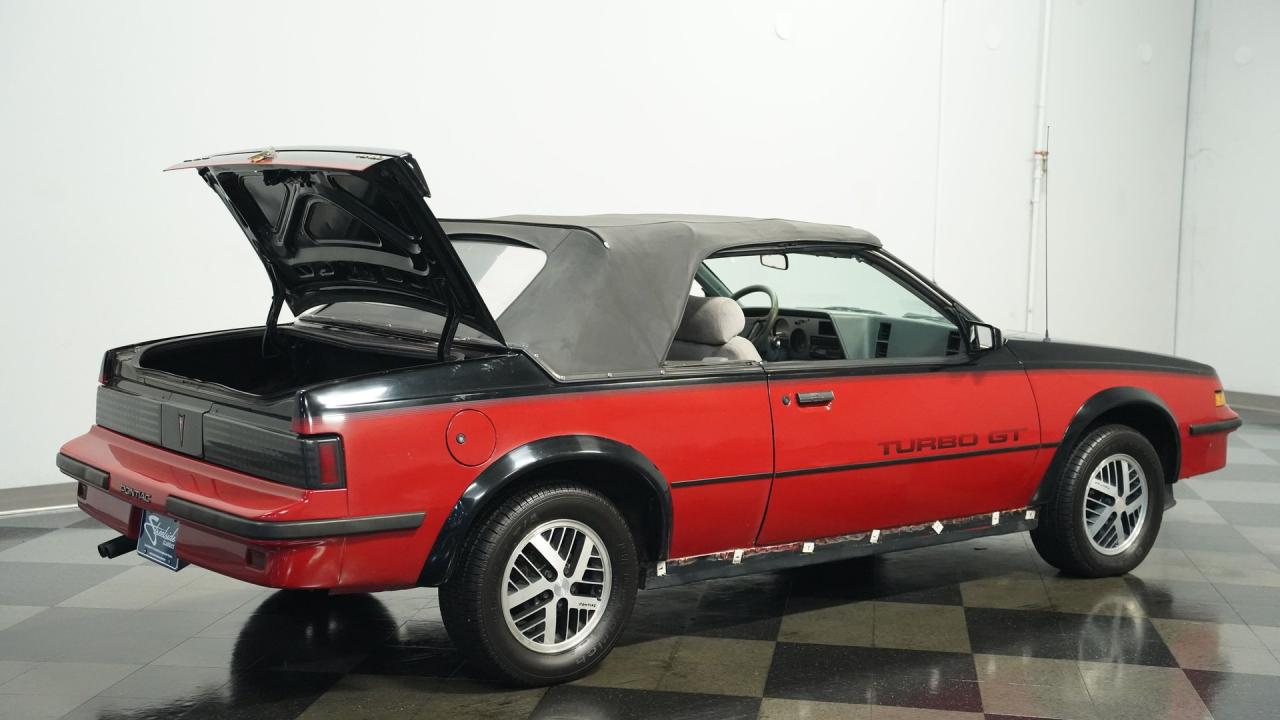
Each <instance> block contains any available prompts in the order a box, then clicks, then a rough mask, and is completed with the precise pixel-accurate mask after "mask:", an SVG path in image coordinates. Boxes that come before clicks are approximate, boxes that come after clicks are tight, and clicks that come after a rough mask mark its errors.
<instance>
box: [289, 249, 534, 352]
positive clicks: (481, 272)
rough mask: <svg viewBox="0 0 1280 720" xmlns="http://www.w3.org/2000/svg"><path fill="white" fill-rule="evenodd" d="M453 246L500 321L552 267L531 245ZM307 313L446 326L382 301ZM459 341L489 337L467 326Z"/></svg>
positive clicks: (417, 328) (394, 324) (413, 326)
mask: <svg viewBox="0 0 1280 720" xmlns="http://www.w3.org/2000/svg"><path fill="white" fill-rule="evenodd" d="M452 242H453V249H454V252H456V253H457V254H458V258H459V259H460V260H462V265H463V267H465V268H466V269H467V274H468V275H470V276H471V281H472V282H473V283H475V286H476V289H477V290H479V291H480V297H482V298H483V299H484V303H485V305H486V306H487V307H488V308H489V312H490V313H491V314H492V315H493V318H494V319H495V320H496V319H498V318H500V317H502V314H503V313H504V312H506V311H507V308H509V307H511V303H513V302H515V300H516V298H518V297H520V293H522V292H524V291H525V288H527V287H529V283H531V282H533V279H534V278H535V277H537V276H538V273H540V272H542V268H543V267H544V266H545V265H546V264H547V254H546V253H544V252H542V251H541V250H539V249H537V248H533V247H529V246H528V245H517V244H513V243H510V242H504V241H501V240H490V239H474V238H454V239H453V241H452ZM307 315H311V316H314V317H317V318H332V319H334V320H344V321H348V322H362V323H366V324H369V325H374V326H377V327H385V328H391V329H395V330H409V331H414V332H432V333H434V332H438V331H439V330H440V329H441V328H442V327H443V326H444V318H441V317H440V316H439V315H435V314H432V313H429V312H425V311H423V310H417V309H414V308H408V307H402V306H399V305H385V304H382V303H363V302H341V303H334V304H332V305H327V306H324V307H322V308H320V309H319V310H316V311H314V312H312V313H307ZM458 337H473V338H483V337H485V335H484V334H483V333H481V332H480V331H479V330H476V329H475V328H471V327H468V326H467V325H466V324H465V323H464V324H463V325H461V326H460V327H459V330H458Z"/></svg>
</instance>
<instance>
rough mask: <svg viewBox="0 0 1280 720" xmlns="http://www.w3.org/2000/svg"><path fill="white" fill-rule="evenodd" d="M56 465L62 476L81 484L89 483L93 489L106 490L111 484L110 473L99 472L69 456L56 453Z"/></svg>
mask: <svg viewBox="0 0 1280 720" xmlns="http://www.w3.org/2000/svg"><path fill="white" fill-rule="evenodd" d="M57 463H58V469H59V470H61V471H62V474H64V475H67V476H69V477H73V478H75V479H76V480H79V481H81V482H86V483H89V484H90V485H93V486H94V487H100V488H102V489H103V490H106V489H107V487H108V486H109V485H110V483H111V474H110V473H108V472H106V471H105V470H99V469H98V468H96V467H94V466H92V465H86V464H84V463H82V462H80V461H79V460H76V459H75V458H73V457H71V456H70V455H64V454H63V453H58V460H57Z"/></svg>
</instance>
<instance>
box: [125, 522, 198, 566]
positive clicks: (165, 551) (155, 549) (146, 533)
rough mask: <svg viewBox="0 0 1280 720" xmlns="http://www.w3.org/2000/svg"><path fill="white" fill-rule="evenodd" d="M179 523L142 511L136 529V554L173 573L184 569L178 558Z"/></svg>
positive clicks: (181, 561) (183, 563)
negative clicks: (140, 520) (139, 522)
mask: <svg viewBox="0 0 1280 720" xmlns="http://www.w3.org/2000/svg"><path fill="white" fill-rule="evenodd" d="M178 530H179V522H178V521H177V520H176V519H174V518H171V517H168V516H166V515H161V514H160V513H155V512H151V511H150V510H144V511H142V522H141V524H140V525H139V527H138V550H137V552H138V554H139V555H141V556H142V557H144V558H146V559H148V560H150V561H151V562H153V563H155V564H157V565H159V566H161V567H165V568H168V569H170V570H172V571H174V572H177V571H179V570H181V569H182V568H184V567H186V565H187V563H186V562H185V561H183V560H182V559H181V558H179V557H178Z"/></svg>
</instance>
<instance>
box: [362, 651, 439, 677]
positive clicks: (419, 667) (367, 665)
mask: <svg viewBox="0 0 1280 720" xmlns="http://www.w3.org/2000/svg"><path fill="white" fill-rule="evenodd" d="M460 667H462V656H461V655H459V654H458V651H457V650H454V649H453V648H430V647H406V646H403V645H386V646H383V647H380V648H377V649H375V650H373V651H372V652H370V653H369V654H368V656H367V657H365V658H364V660H363V661H361V662H360V663H359V664H357V665H356V666H355V667H354V669H353V670H352V672H356V673H359V674H362V675H413V676H416V677H435V678H443V677H449V676H451V675H453V674H454V673H456V672H457V671H458V668H460Z"/></svg>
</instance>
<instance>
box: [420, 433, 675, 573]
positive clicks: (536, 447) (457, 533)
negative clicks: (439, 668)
mask: <svg viewBox="0 0 1280 720" xmlns="http://www.w3.org/2000/svg"><path fill="white" fill-rule="evenodd" d="M574 460H593V461H605V462H610V463H613V464H615V465H621V466H623V467H626V468H627V469H628V470H630V471H632V472H634V473H635V474H636V475H638V476H639V477H641V478H643V479H644V480H645V481H646V483H647V484H648V485H649V486H650V489H651V490H653V492H654V493H655V495H656V496H657V497H658V499H659V502H658V507H659V512H660V514H661V525H662V526H661V527H660V528H659V529H658V532H659V557H658V558H657V559H659V560H662V559H665V558H666V557H667V548H668V546H669V544H670V539H671V515H672V513H671V486H670V484H668V483H667V479H666V477H664V476H663V474H662V472H661V471H660V470H658V467H657V466H656V465H654V464H653V462H652V461H650V460H649V458H647V457H645V456H644V454H643V453H641V452H640V451H639V450H636V449H635V448H633V447H631V446H630V445H626V444H624V443H620V442H618V441H617V440H610V439H608V438H602V437H597V436H595V435H560V436H556V437H549V438H542V439H540V440H534V441H533V442H530V443H527V444H525V445H521V446H520V447H517V448H515V449H513V450H511V451H510V452H508V453H506V454H505V455H503V456H502V457H500V458H498V459H497V460H495V461H493V462H492V463H490V464H489V466H488V467H486V468H485V469H484V470H483V471H481V473H480V474H479V475H478V476H476V479H475V480H474V481H472V483H471V484H470V485H469V486H467V489H466V490H465V491H464V492H463V493H462V496H461V497H460V498H458V502H457V503H456V504H455V505H454V506H453V510H452V511H451V512H450V513H449V517H448V518H446V519H445V521H444V525H443V526H441V528H440V533H439V534H438V535H437V536H436V541H435V544H434V545H433V546H432V547H431V554H430V555H429V556H428V557H427V562H426V564H425V565H423V568H422V574H421V575H420V576H419V578H418V583H419V584H420V585H439V584H441V583H443V582H445V581H446V580H448V579H449V577H450V576H451V575H452V573H453V565H454V562H455V561H456V559H457V556H458V553H459V552H460V551H461V549H462V543H463V541H464V540H465V539H466V537H467V533H469V532H470V531H471V527H472V525H473V524H474V523H475V520H476V518H477V517H479V516H480V515H481V514H483V512H484V511H485V509H486V508H487V507H488V506H489V504H490V503H491V502H492V501H493V498H495V497H497V496H498V494H499V493H500V492H501V491H502V490H503V489H504V488H506V487H507V486H509V485H510V484H511V483H513V482H516V481H517V480H519V479H520V478H522V477H526V476H527V475H529V474H530V473H532V472H534V471H536V470H539V469H542V468H545V467H549V466H551V465H555V464H559V463H563V462H571V461H574Z"/></svg>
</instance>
